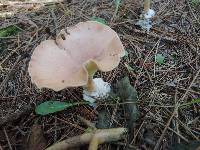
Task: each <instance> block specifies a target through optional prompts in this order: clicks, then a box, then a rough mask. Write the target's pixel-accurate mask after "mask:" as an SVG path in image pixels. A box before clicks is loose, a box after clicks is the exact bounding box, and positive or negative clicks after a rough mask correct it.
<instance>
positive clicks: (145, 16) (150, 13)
mask: <svg viewBox="0 0 200 150" xmlns="http://www.w3.org/2000/svg"><path fill="white" fill-rule="evenodd" d="M155 14H156V13H155V11H154V10H153V9H149V10H148V11H147V12H146V13H145V14H144V18H145V19H150V18H152V17H153V16H155Z"/></svg>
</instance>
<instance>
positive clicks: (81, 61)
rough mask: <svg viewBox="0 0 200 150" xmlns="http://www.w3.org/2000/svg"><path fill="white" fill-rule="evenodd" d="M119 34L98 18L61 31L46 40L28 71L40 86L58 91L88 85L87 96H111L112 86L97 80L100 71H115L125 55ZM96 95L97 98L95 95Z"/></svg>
mask: <svg viewBox="0 0 200 150" xmlns="http://www.w3.org/2000/svg"><path fill="white" fill-rule="evenodd" d="M124 54H125V51H124V47H123V45H122V43H121V41H120V38H119V37H118V35H117V33H116V32H115V31H114V30H112V29H111V28H110V27H109V26H107V25H104V24H101V23H99V22H96V21H86V22H80V23H78V24H76V25H75V26H73V27H69V28H67V32H65V31H64V30H61V32H60V33H59V34H58V36H57V38H56V40H45V41H43V42H41V43H40V45H38V46H37V47H36V48H35V50H34V52H33V54H32V57H31V60H30V63H29V67H28V71H29V74H30V76H31V80H32V82H33V83H35V84H36V85H37V87H38V88H43V87H45V88H50V89H53V90H55V91H59V90H62V89H64V88H67V87H77V86H84V99H86V100H89V101H90V100H92V101H94V99H95V98H102V97H105V96H107V95H108V93H109V91H110V85H109V83H107V82H104V81H103V80H102V79H101V78H96V79H93V75H94V74H95V72H96V71H97V70H100V71H105V72H106V71H111V70H113V69H114V68H115V67H117V66H118V64H119V62H120V58H121V57H122V56H124ZM93 97H94V98H93Z"/></svg>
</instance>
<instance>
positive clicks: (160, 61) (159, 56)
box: [155, 54, 165, 65]
mask: <svg viewBox="0 0 200 150" xmlns="http://www.w3.org/2000/svg"><path fill="white" fill-rule="evenodd" d="M155 60H156V62H157V63H158V64H159V65H162V64H164V60H165V57H164V56H163V55H162V54H157V55H156V56H155Z"/></svg>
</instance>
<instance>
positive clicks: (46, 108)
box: [35, 101, 88, 115]
mask: <svg viewBox="0 0 200 150" xmlns="http://www.w3.org/2000/svg"><path fill="white" fill-rule="evenodd" d="M81 104H88V102H80V103H68V102H60V101H46V102H44V103H41V104H40V105H38V106H37V107H36V109H35V112H36V114H38V115H48V114H51V113H55V112H58V111H62V110H65V109H66V108H69V107H72V106H75V105H81Z"/></svg>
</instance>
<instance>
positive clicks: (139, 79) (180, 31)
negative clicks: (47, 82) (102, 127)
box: [0, 0, 200, 150]
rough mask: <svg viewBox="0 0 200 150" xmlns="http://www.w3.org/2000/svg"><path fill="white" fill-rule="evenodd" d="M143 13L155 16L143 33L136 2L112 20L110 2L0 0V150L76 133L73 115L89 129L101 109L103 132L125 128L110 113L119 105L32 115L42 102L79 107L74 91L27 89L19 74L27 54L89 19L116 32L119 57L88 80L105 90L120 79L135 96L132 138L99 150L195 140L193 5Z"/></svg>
mask: <svg viewBox="0 0 200 150" xmlns="http://www.w3.org/2000/svg"><path fill="white" fill-rule="evenodd" d="M12 2H16V3H14V4H13V3H12ZM151 7H152V8H153V9H154V10H155V11H156V15H155V17H154V18H153V23H154V24H153V27H152V28H151V30H150V32H149V33H147V32H145V31H144V30H142V29H141V28H140V27H138V26H137V25H136V22H137V21H138V19H139V16H140V14H141V12H142V10H143V7H142V1H141V0H122V1H121V3H120V5H119V10H118V12H117V14H116V15H114V12H115V8H116V5H115V2H114V1H112V0H101V1H98V0H66V1H64V2H63V1H61V0H60V1H57V2H55V3H51V2H46V0H41V1H40V2H39V3H37V2H36V1H34V2H32V1H29V2H26V1H25V0H23V1H21V2H19V1H14V0H13V1H10V0H8V1H2V2H1V3H0V150H2V149H3V150H4V149H10V150H12V149H13V150H14V149H16V150H20V149H31V148H30V145H29V144H30V140H29V139H30V138H29V137H30V136H31V135H32V134H33V130H34V132H35V133H37V134H38V135H39V136H38V135H36V137H37V138H38V139H40V138H39V137H43V136H42V134H43V135H44V139H40V140H43V141H42V142H43V143H46V144H45V146H46V147H47V146H49V145H52V144H53V143H55V142H58V141H60V140H62V139H66V138H69V137H72V136H76V135H79V134H82V133H84V132H85V131H86V129H87V127H86V126H84V125H83V124H82V123H81V122H80V120H79V118H78V117H77V116H78V115H79V116H82V117H83V118H85V119H87V120H90V121H91V122H95V121H97V118H98V115H99V112H100V111H101V110H102V109H106V110H107V111H108V112H109V115H110V116H111V118H110V122H109V124H110V125H111V126H114V127H126V126H127V118H126V114H125V115H120V116H119V115H118V114H117V113H116V112H123V109H124V107H123V103H119V102H116V103H113V102H112V104H110V102H99V103H98V104H97V108H95V109H94V108H93V107H91V106H89V105H83V106H77V107H72V108H69V109H67V110H64V111H61V112H58V113H55V114H52V115H47V116H38V115H36V114H35V111H34V108H35V106H37V105H38V104H40V103H42V102H44V101H46V100H58V101H70V102H79V101H82V94H81V93H82V88H68V89H64V90H62V91H59V92H55V91H52V90H49V89H42V90H39V89H38V88H37V87H36V86H35V85H34V84H32V83H31V80H30V76H29V74H28V71H27V68H28V63H29V60H30V57H31V54H32V52H33V50H34V48H35V47H36V46H37V45H38V44H39V43H40V42H41V41H43V40H45V39H55V36H56V34H57V33H58V32H59V31H60V30H61V29H64V28H67V27H69V26H73V25H75V24H77V23H78V22H81V21H87V20H91V19H92V17H93V18H94V17H96V18H97V17H98V18H102V19H104V20H105V21H106V24H107V25H109V26H110V27H111V28H112V29H114V30H115V31H116V32H117V33H118V35H119V36H120V38H121V40H122V43H123V45H124V46H125V49H126V51H127V54H126V56H125V57H123V59H122V60H121V62H120V65H119V66H118V67H117V68H116V69H114V70H113V71H110V72H106V73H104V72H98V73H97V74H96V75H95V76H96V77H102V78H103V79H104V80H105V81H107V82H109V83H111V85H112V86H113V87H114V85H115V84H116V83H117V82H118V81H119V80H120V79H122V78H123V77H125V76H128V77H129V80H130V82H131V85H132V86H133V87H134V88H135V89H136V90H137V94H138V100H137V107H138V111H139V117H138V119H137V120H136V121H135V122H134V124H133V132H128V134H129V137H131V138H129V140H127V138H125V139H124V140H121V141H118V142H114V143H108V144H103V145H101V146H100V147H99V148H100V149H102V150H108V149H170V148H171V149H172V147H173V146H174V145H179V148H180V147H181V146H183V147H185V148H186V147H187V146H188V145H190V144H193V145H194V141H199V139H200V100H199V98H200V2H199V1H198V0H196V1H195V0H152V6H151ZM5 30H6V32H5ZM158 57H160V58H161V60H160V61H161V62H160V61H159V60H157V58H158ZM163 58H164V60H162V59H163ZM34 125H37V126H36V128H34V127H35V126H34ZM44 141H45V142H44ZM37 142H38V141H37ZM32 144H33V143H32ZM181 144H182V145H181ZM184 144H185V145H184ZM27 145H28V147H29V148H27ZM33 147H34V144H33V145H32V149H34V148H33ZM183 147H182V149H183ZM84 148H87V147H83V149H84ZM186 149H187V148H186ZM194 149H195V148H194ZM197 149H198V148H197Z"/></svg>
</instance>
